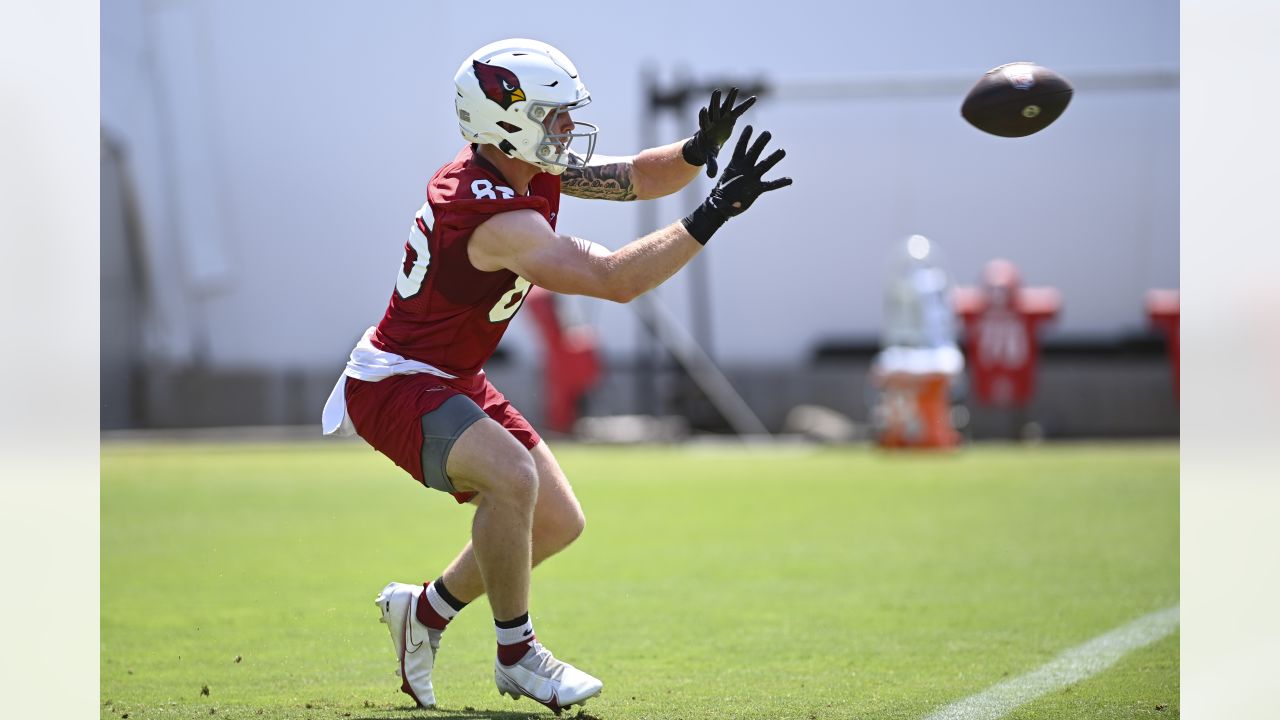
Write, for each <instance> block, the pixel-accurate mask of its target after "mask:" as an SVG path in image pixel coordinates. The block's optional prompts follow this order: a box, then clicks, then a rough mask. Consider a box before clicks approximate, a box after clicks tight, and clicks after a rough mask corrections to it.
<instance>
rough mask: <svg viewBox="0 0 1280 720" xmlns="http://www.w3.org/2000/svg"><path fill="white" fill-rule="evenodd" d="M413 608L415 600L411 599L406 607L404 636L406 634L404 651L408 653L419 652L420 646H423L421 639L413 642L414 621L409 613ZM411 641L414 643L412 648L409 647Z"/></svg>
mask: <svg viewBox="0 0 1280 720" xmlns="http://www.w3.org/2000/svg"><path fill="white" fill-rule="evenodd" d="M412 610H413V600H412V599H410V600H409V604H408V605H405V607H404V636H405V644H404V651H405V652H406V653H411V652H417V651H418V648H420V647H422V641H421V640H419V641H418V642H413V623H412V622H410V617H409V613H410V612H411V611H412ZM410 643H412V644H413V649H412V650H410V649H409V645H410Z"/></svg>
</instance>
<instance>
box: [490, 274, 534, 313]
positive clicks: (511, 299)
mask: <svg viewBox="0 0 1280 720" xmlns="http://www.w3.org/2000/svg"><path fill="white" fill-rule="evenodd" d="M531 284H532V283H530V282H529V281H528V280H525V279H524V278H522V277H520V276H519V275H517V276H516V286H515V287H513V288H511V289H510V290H508V291H506V292H505V293H503V295H502V297H500V298H498V302H497V304H496V305H494V306H493V309H492V310H490V311H489V322H502V321H503V320H508V319H510V318H511V316H512V315H515V314H516V311H517V310H519V309H520V306H521V305H522V304H523V303H524V299H525V298H526V297H528V296H529V286H530V285H531Z"/></svg>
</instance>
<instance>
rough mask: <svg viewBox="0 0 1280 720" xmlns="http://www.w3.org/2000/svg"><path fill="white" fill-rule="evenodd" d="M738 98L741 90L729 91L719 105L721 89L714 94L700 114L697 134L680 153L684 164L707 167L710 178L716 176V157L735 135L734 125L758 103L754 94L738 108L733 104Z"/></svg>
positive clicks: (686, 143)
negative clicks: (748, 109)
mask: <svg viewBox="0 0 1280 720" xmlns="http://www.w3.org/2000/svg"><path fill="white" fill-rule="evenodd" d="M737 99H738V88H730V90H729V96H728V97H726V98H725V99H724V104H723V105H721V104H720V90H719V89H718V88H717V89H716V91H715V92H713V93H711V105H710V106H709V107H704V108H702V109H701V110H699V111H698V132H696V133H694V134H693V137H691V138H689V140H688V141H687V142H685V144H684V149H683V150H682V151H681V152H682V154H683V155H684V161H685V162H687V163H689V164H690V165H698V166H700V165H702V164H704V163H705V164H706V166H707V177H715V176H716V171H717V163H716V156H717V155H719V154H720V148H721V147H722V146H723V145H724V144H725V143H726V142H728V141H729V138H730V137H732V136H733V124H734V123H735V122H737V121H738V118H739V117H742V113H744V112H746V111H747V108H749V107H751V106H752V105H754V104H755V103H756V96H755V95H752V96H751V97H749V98H747V99H746V100H743V101H742V104H741V105H739V106H738V107H736V108H735V107H734V106H733V101H734V100H737Z"/></svg>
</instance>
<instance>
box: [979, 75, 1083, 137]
mask: <svg viewBox="0 0 1280 720" xmlns="http://www.w3.org/2000/svg"><path fill="white" fill-rule="evenodd" d="M1072 92H1073V90H1072V88H1071V83H1069V82H1067V79H1066V78H1064V77H1062V76H1061V75H1059V74H1058V73H1056V72H1054V71H1052V70H1050V69H1049V68H1046V67H1041V66H1039V65H1036V64H1035V63H1030V62H1015V63H1009V64H1007V65H1001V66H1000V67H997V68H992V69H991V70H988V71H987V74H986V75H983V76H982V79H980V80H978V82H977V84H976V85H974V86H973V89H972V90H970V91H969V94H968V95H966V96H965V98H964V104H963V105H961V106H960V114H961V115H963V116H964V119H965V120H968V121H969V124H971V125H973V126H974V127H976V128H978V129H979V130H981V131H983V132H988V133H991V134H992V135H999V136H1000V137H1025V136H1027V135H1031V134H1032V133H1037V132H1040V131H1041V130H1043V129H1045V128H1047V127H1049V125H1051V124H1052V123H1053V121H1054V120H1057V119H1058V116H1059V115H1061V114H1062V111H1064V110H1066V109H1067V105H1068V104H1069V103H1070V102H1071V94H1072Z"/></svg>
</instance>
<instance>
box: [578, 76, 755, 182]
mask: <svg viewBox="0 0 1280 720" xmlns="http://www.w3.org/2000/svg"><path fill="white" fill-rule="evenodd" d="M737 97H738V89H737V88H733V89H731V90H730V91H729V94H728V96H726V97H725V99H724V102H723V103H722V102H721V100H720V91H719V90H716V91H715V92H713V93H712V94H711V102H710V103H709V104H708V105H707V106H706V107H703V108H702V109H701V111H699V113H698V132H696V133H694V135H693V137H691V138H688V139H686V140H681V141H679V142H674V143H671V144H670V145H663V146H661V147H656V148H649V149H647V150H644V151H642V152H640V153H639V154H638V155H634V156H626V157H610V156H601V155H596V156H594V157H593V158H592V159H591V161H590V162H589V163H588V164H587V165H586V166H577V167H570V168H568V169H567V170H565V171H564V173H563V174H562V175H561V176H560V182H561V185H560V190H561V192H563V193H564V194H566V195H571V196H573V197H579V198H586V199H593V200H621V201H626V200H651V199H653V198H660V197H664V196H666V195H670V194H671V193H674V192H676V191H677V190H680V189H681V188H683V187H684V186H686V185H688V184H689V183H690V182H691V181H692V180H693V178H694V177H696V176H697V174H698V168H699V167H702V166H703V165H706V166H707V176H708V177H715V175H716V172H717V169H718V165H717V162H716V158H717V156H718V154H719V152H720V147H721V146H722V145H724V143H725V142H727V141H728V140H729V138H730V137H731V136H732V135H733V126H734V124H735V123H736V122H737V120H738V118H739V117H741V116H742V114H743V113H745V112H746V111H747V109H748V108H750V107H751V106H752V105H754V104H755V101H756V98H755V96H752V97H749V98H747V99H746V100H743V101H742V102H741V103H738V104H737V106H736V107H735V106H734V102H735V101H736V100H737Z"/></svg>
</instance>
